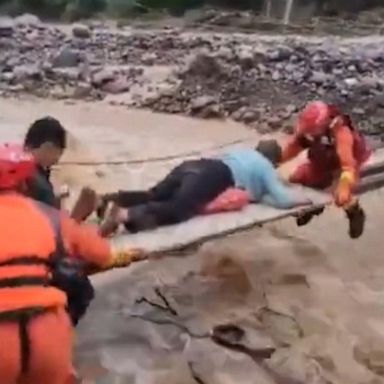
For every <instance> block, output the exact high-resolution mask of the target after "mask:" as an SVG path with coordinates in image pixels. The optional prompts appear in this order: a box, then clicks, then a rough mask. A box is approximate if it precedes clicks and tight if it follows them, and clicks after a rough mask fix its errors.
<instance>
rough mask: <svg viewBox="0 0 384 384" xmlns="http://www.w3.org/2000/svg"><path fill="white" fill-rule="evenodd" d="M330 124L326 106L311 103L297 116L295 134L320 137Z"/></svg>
mask: <svg viewBox="0 0 384 384" xmlns="http://www.w3.org/2000/svg"><path fill="white" fill-rule="evenodd" d="M330 122H331V116H330V110H329V107H328V104H327V103H325V102H323V101H312V102H310V103H308V104H307V105H306V107H305V108H304V110H303V111H302V112H301V113H300V114H299V121H298V126H297V133H298V134H300V135H310V136H320V135H322V134H323V133H324V131H325V130H326V129H327V127H328V125H329V124H330Z"/></svg>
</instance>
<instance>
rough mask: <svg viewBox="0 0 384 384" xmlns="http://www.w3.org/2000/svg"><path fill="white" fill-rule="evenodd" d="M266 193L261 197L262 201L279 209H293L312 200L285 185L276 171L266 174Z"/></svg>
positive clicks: (308, 203) (310, 202)
mask: <svg viewBox="0 0 384 384" xmlns="http://www.w3.org/2000/svg"><path fill="white" fill-rule="evenodd" d="M264 187H265V190H266V193H265V194H264V195H263V196H262V198H261V203H264V204H267V205H270V206H272V207H275V208H279V209H291V208H295V207H299V206H304V205H310V204H312V201H311V200H310V199H309V198H308V197H307V196H305V195H303V194H300V193H297V192H294V191H293V190H292V189H291V188H289V187H287V186H285V185H284V184H283V182H282V180H281V179H280V178H279V176H278V174H277V172H276V171H273V172H268V173H266V174H265V175H264Z"/></svg>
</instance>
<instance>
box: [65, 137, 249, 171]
mask: <svg viewBox="0 0 384 384" xmlns="http://www.w3.org/2000/svg"><path fill="white" fill-rule="evenodd" d="M249 139H250V138H246V139H245V138H244V139H237V140H234V141H232V142H229V143H225V144H220V145H216V146H212V147H209V148H206V149H204V150H194V151H190V152H184V153H179V154H177V155H168V156H158V157H150V158H143V159H132V160H123V159H122V160H110V161H91V160H89V161H62V162H60V165H59V166H68V165H78V166H92V165H132V164H145V163H159V162H162V161H169V160H178V159H182V158H185V157H190V156H198V155H202V154H203V153H204V152H208V151H215V150H219V149H223V148H226V147H229V146H231V145H235V144H242V143H246V142H248V141H249Z"/></svg>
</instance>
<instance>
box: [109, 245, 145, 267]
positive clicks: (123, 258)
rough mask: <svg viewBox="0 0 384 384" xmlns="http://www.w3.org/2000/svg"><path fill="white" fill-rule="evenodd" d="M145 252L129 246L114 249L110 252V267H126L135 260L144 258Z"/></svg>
mask: <svg viewBox="0 0 384 384" xmlns="http://www.w3.org/2000/svg"><path fill="white" fill-rule="evenodd" d="M146 256H147V255H146V252H145V251H144V250H143V249H141V248H131V249H127V250H116V251H114V252H113V253H112V258H113V259H112V263H111V265H110V267H111V268H121V267H127V266H128V265H130V264H131V263H134V262H135V261H140V260H144V259H145V258H146Z"/></svg>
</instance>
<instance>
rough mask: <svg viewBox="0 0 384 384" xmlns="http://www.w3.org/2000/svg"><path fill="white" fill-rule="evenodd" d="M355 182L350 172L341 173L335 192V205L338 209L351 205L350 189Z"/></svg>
mask: <svg viewBox="0 0 384 384" xmlns="http://www.w3.org/2000/svg"><path fill="white" fill-rule="evenodd" d="M355 182H356V178H355V175H354V173H353V172H352V171H343V172H342V173H341V175H340V179H339V184H338V186H337V188H336V191H335V203H336V205H337V206H339V207H345V206H348V205H350V204H351V202H352V200H353V198H352V197H353V196H352V187H353V186H354V184H355Z"/></svg>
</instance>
